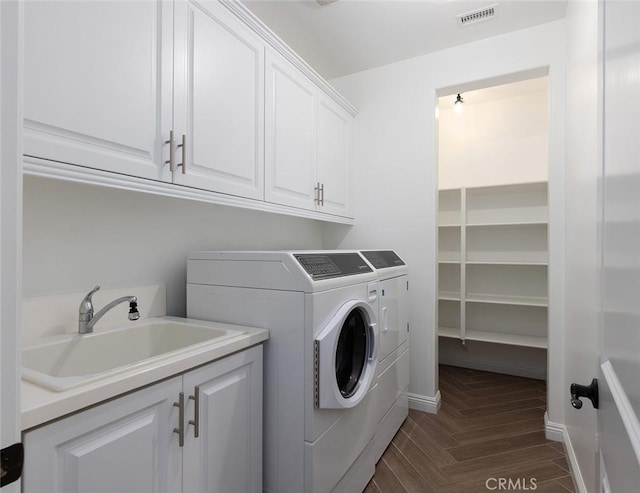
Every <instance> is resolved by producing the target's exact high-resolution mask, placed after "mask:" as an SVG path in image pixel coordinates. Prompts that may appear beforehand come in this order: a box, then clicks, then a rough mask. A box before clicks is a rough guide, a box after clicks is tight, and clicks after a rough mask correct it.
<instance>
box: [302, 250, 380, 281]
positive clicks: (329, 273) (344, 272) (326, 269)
mask: <svg viewBox="0 0 640 493" xmlns="http://www.w3.org/2000/svg"><path fill="white" fill-rule="evenodd" d="M293 256H294V257H295V258H296V259H297V260H298V262H300V265H301V266H302V267H303V268H304V270H305V271H306V272H307V274H309V275H310V276H311V277H312V278H313V280H314V281H317V280H320V279H331V278H333V277H344V276H353V275H356V274H363V273H365V272H373V270H372V269H371V267H369V266H368V265H367V263H366V262H365V261H364V259H363V258H362V257H361V256H360V255H358V254H357V253H318V254H315V253H301V254H294V255H293Z"/></svg>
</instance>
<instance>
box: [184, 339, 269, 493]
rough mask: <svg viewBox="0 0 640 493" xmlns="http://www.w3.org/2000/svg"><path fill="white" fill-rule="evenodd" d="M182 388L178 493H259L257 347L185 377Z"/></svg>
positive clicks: (259, 348) (259, 365)
mask: <svg viewBox="0 0 640 493" xmlns="http://www.w3.org/2000/svg"><path fill="white" fill-rule="evenodd" d="M183 385H184V392H185V399H188V404H187V418H186V419H187V420H188V421H189V423H190V424H189V425H188V426H187V429H186V433H187V436H186V438H185V446H184V451H183V453H184V456H183V457H184V459H183V464H184V474H183V486H184V492H185V493H196V492H198V493H202V492H207V493H249V492H251V493H259V492H261V491H262V346H256V347H253V348H251V349H249V350H247V351H243V352H241V353H238V354H235V355H233V356H230V357H227V358H225V359H223V360H220V361H217V362H215V363H213V364H211V365H207V366H205V367H203V368H201V369H199V370H193V371H191V372H189V373H186V374H185V375H184V381H183ZM187 396H188V397H187ZM196 406H197V410H198V412H197V413H196ZM196 432H197V437H196Z"/></svg>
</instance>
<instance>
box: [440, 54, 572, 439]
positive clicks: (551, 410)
mask: <svg viewBox="0 0 640 493" xmlns="http://www.w3.org/2000/svg"><path fill="white" fill-rule="evenodd" d="M564 68H565V67H564V64H559V63H554V62H553V61H550V62H549V63H548V64H544V65H541V66H539V67H532V68H528V69H524V70H520V71H517V72H511V73H503V74H499V75H495V76H493V77H489V78H486V79H476V80H464V81H461V82H459V83H456V84H453V85H450V86H442V87H439V88H436V90H435V93H434V95H433V97H434V105H435V108H436V112H435V114H434V137H433V138H434V142H435V144H434V156H433V159H434V161H433V162H434V163H438V156H439V148H438V135H439V134H438V132H439V117H438V114H439V112H438V110H437V109H438V98H440V97H442V96H447V95H451V94H454V95H455V94H457V93H463V92H466V91H472V90H477V89H483V88H487V87H491V86H496V85H501V84H507V83H511V82H518V81H522V80H526V79H531V78H536V77H541V76H545V75H546V76H547V77H548V81H549V82H548V83H549V86H548V98H549V100H548V105H549V141H548V142H549V154H548V156H549V161H548V167H549V180H548V210H549V212H548V214H549V225H548V240H547V241H548V248H549V257H548V271H547V272H548V274H547V275H548V281H547V282H548V299H549V306H548V313H547V317H548V327H547V338H548V347H547V409H546V412H545V434H546V438H547V439H549V440H553V441H558V442H563V441H564V435H563V432H564V422H565V416H564V399H565V398H566V389H565V380H566V378H565V368H564V354H565V339H564V319H565V281H564V271H565V254H566V252H565V241H564V230H565V204H564V194H565V189H566V182H565V173H564V166H565V158H564V152H565V144H564V140H565V125H564V122H565V109H564V101H565V94H566V76H565V74H564ZM438 183H439V180H438V167H437V165H436V166H435V172H434V188H435V190H434V194H435V208H434V225H435V226H434V227H435V234H434V238H435V240H434V241H435V251H436V252H437V251H438V221H437V217H438V200H437V197H438ZM552 218H553V220H552ZM437 272H438V262H437V258H436V261H435V276H434V280H433V287H432V289H433V291H432V292H433V293H438V275H437ZM434 296H435V297H437V294H435V295H434ZM433 313H434V319H433V321H432V323H433V327H435V329H434V332H435V336H434V344H435V348H436V350H435V359H434V366H435V368H434V378H435V382H434V384H435V388H436V389H437V388H438V359H439V358H438V350H437V347H438V331H437V327H438V303H437V299H436V300H435V309H434V310H433Z"/></svg>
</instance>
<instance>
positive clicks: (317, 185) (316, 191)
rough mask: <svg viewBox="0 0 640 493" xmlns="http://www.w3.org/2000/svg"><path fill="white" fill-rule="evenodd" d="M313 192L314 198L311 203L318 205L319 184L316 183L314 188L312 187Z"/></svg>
mask: <svg viewBox="0 0 640 493" xmlns="http://www.w3.org/2000/svg"><path fill="white" fill-rule="evenodd" d="M313 191H314V192H315V198H314V199H313V201H314V202H315V203H316V205H320V182H317V184H316V186H315V187H313Z"/></svg>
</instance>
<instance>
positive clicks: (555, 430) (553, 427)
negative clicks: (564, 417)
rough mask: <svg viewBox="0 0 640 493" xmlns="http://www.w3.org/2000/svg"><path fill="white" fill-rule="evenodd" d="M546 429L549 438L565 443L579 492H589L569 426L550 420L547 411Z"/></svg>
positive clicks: (545, 414)
mask: <svg viewBox="0 0 640 493" xmlns="http://www.w3.org/2000/svg"><path fill="white" fill-rule="evenodd" d="M544 429H545V436H546V437H547V440H553V441H555V442H563V443H564V449H565V451H566V453H567V462H568V463H569V467H570V469H571V476H572V477H573V483H574V484H575V487H576V490H577V491H578V493H588V491H587V486H586V484H585V483H584V478H583V477H582V471H581V470H580V466H579V465H578V458H577V457H576V451H575V450H574V449H573V444H572V443H571V437H570V436H569V432H568V431H567V427H566V426H565V425H563V424H560V423H554V422H553V421H549V416H548V415H547V413H544Z"/></svg>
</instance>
